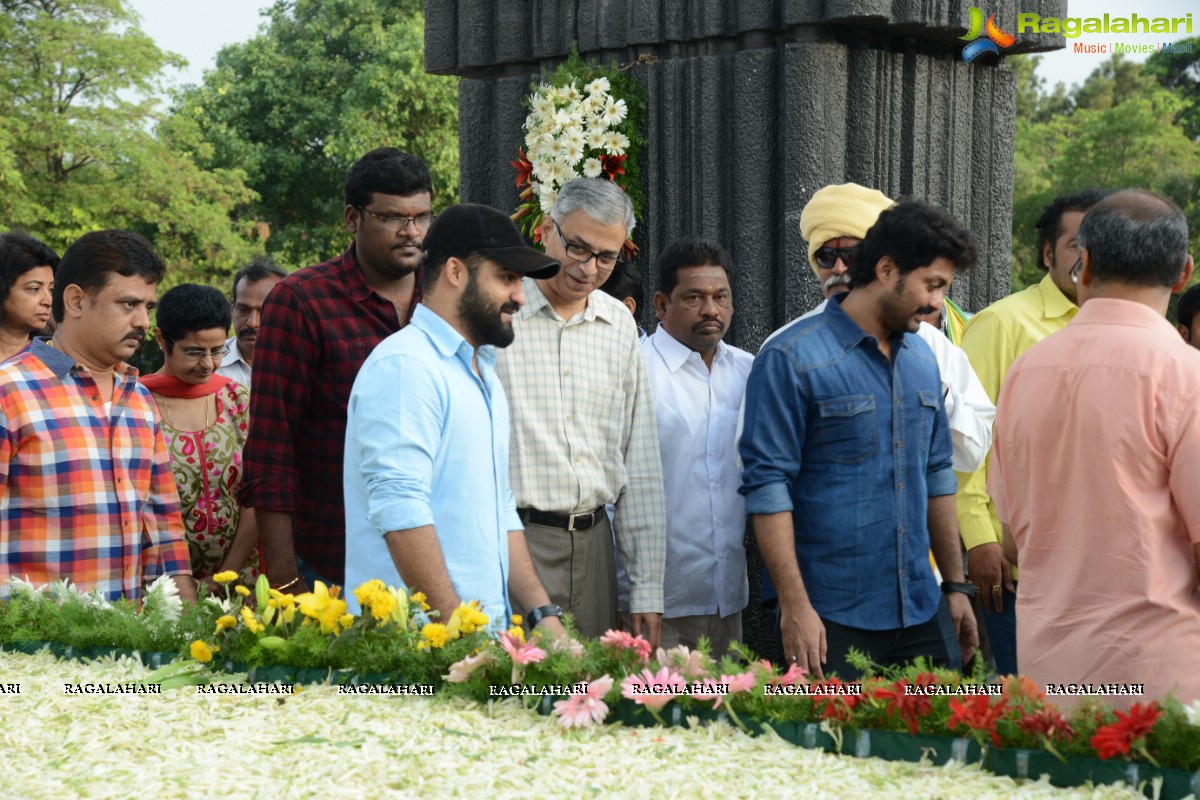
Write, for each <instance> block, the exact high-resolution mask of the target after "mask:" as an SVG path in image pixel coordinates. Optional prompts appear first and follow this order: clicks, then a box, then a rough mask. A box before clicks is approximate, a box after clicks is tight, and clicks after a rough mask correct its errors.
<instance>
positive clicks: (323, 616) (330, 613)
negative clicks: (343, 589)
mask: <svg viewBox="0 0 1200 800" xmlns="http://www.w3.org/2000/svg"><path fill="white" fill-rule="evenodd" d="M337 595H338V587H337V586H334V587H333V589H332V591H331V590H330V589H329V588H328V587H326V586H325V584H323V583H321V582H320V581H316V582H315V583H314V584H313V591H311V592H306V593H304V594H302V595H300V596H299V597H297V598H296V603H297V605H299V606H300V613H301V614H303V615H304V616H306V617H308V618H309V619H313V620H316V621H317V622H318V623H320V625H321V633H337V632H338V624H339V623H340V622H341V619H342V617H343V616H345V614H346V601H345V600H340V599H338V596H337Z"/></svg>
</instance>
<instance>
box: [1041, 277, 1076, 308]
mask: <svg viewBox="0 0 1200 800" xmlns="http://www.w3.org/2000/svg"><path fill="white" fill-rule="evenodd" d="M1038 289H1039V290H1040V291H1041V293H1042V313H1043V314H1044V315H1045V318H1046V319H1057V318H1058V317H1064V316H1066V315H1068V314H1074V313H1075V311H1076V310H1077V309H1078V306H1076V305H1075V304H1074V303H1072V302H1071V299H1070V298H1069V297H1067V296H1066V295H1065V294H1063V293H1062V289H1059V288H1058V284H1056V283H1055V282H1054V280H1053V279H1052V278H1051V277H1050V274H1049V273H1047V274H1046V277H1044V278H1042V280H1041V282H1040V283H1039V284H1038Z"/></svg>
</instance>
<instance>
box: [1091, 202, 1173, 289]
mask: <svg viewBox="0 0 1200 800" xmlns="http://www.w3.org/2000/svg"><path fill="white" fill-rule="evenodd" d="M1076 242H1077V244H1078V246H1079V248H1080V249H1081V250H1084V249H1086V250H1087V251H1088V255H1089V256H1090V257H1091V265H1092V274H1093V275H1094V276H1095V278H1096V280H1098V281H1116V282H1119V283H1127V284H1131V285H1134V286H1159V287H1163V286H1165V287H1171V286H1174V285H1175V283H1176V282H1178V280H1179V278H1180V275H1181V274H1182V272H1183V268H1184V265H1185V264H1186V263H1187V256H1188V226H1187V217H1185V216H1184V215H1183V212H1182V211H1180V210H1179V207H1178V206H1176V205H1175V204H1174V203H1172V202H1171V201H1170V200H1167V199H1166V198H1164V197H1161V196H1159V195H1157V194H1154V193H1153V192H1146V191H1139V190H1130V191H1124V192H1117V193H1116V194H1112V195H1109V196H1108V197H1107V198H1105V199H1104V200H1102V201H1100V202H1099V203H1097V204H1096V205H1094V206H1092V208H1091V210H1089V211H1088V212H1087V215H1086V216H1084V218H1083V222H1082V223H1080V225H1079V235H1078V236H1077V237H1076Z"/></svg>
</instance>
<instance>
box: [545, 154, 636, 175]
mask: <svg viewBox="0 0 1200 800" xmlns="http://www.w3.org/2000/svg"><path fill="white" fill-rule="evenodd" d="M627 158H629V154H628V153H627V154H625V155H623V156H600V166H602V167H603V168H604V174H606V175H607V176H608V179H609V180H610V181H615V180H616V179H617V176H618V175H624V174H625V159H627ZM530 169H532V166H531V167H530Z"/></svg>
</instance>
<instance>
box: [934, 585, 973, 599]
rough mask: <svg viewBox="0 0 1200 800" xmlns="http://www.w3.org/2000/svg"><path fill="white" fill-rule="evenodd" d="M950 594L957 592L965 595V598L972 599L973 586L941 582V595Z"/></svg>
mask: <svg viewBox="0 0 1200 800" xmlns="http://www.w3.org/2000/svg"><path fill="white" fill-rule="evenodd" d="M950 592H958V593H959V594H965V595H966V596H967V597H974V596H975V584H973V583H957V582H955V581H942V594H949V593H950Z"/></svg>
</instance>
